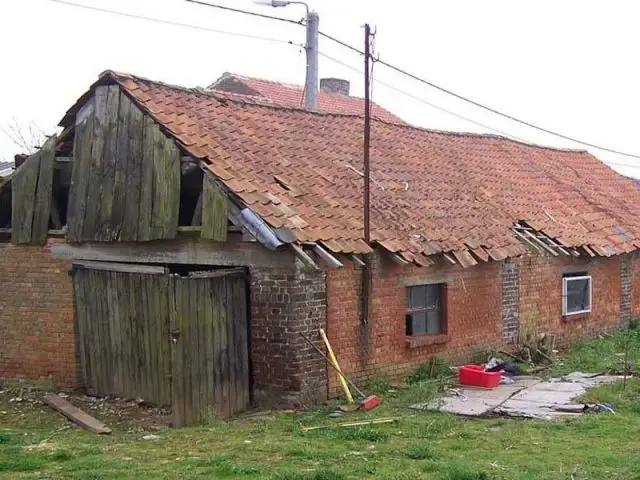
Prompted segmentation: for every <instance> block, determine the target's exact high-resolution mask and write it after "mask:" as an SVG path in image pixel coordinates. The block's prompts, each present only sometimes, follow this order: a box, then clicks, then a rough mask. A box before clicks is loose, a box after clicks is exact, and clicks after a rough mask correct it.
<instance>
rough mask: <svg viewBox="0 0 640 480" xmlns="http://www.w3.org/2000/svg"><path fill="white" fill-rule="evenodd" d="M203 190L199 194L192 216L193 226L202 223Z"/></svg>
mask: <svg viewBox="0 0 640 480" xmlns="http://www.w3.org/2000/svg"><path fill="white" fill-rule="evenodd" d="M202 197H203V195H202V190H200V193H199V194H198V200H197V201H196V208H195V209H194V210H193V216H192V217H191V225H192V226H194V227H195V226H200V225H202Z"/></svg>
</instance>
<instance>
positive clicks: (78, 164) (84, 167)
mask: <svg viewBox="0 0 640 480" xmlns="http://www.w3.org/2000/svg"><path fill="white" fill-rule="evenodd" d="M94 105H95V96H92V97H91V98H89V99H88V100H87V101H86V103H85V104H84V105H83V106H82V108H80V110H79V111H78V113H77V114H76V121H75V123H76V125H75V136H74V139H73V170H72V173H71V185H70V187H69V202H68V205H69V207H68V210H67V226H68V229H67V240H68V241H69V242H72V243H75V242H80V241H82V240H84V238H83V235H82V233H83V230H84V216H85V212H86V206H87V190H88V186H89V181H90V178H89V176H88V173H89V171H90V167H91V151H92V139H93V123H94Z"/></svg>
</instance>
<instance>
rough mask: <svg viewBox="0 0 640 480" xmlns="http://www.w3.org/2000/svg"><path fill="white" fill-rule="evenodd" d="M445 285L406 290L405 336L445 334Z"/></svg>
mask: <svg viewBox="0 0 640 480" xmlns="http://www.w3.org/2000/svg"><path fill="white" fill-rule="evenodd" d="M445 292H446V285H445V284H442V283H439V284H432V285H417V286H415V287H409V288H407V315H406V332H405V333H406V335H408V336H416V335H437V334H441V333H446V318H445V308H444V301H445V296H446V294H445Z"/></svg>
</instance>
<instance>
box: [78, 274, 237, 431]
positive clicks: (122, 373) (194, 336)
mask: <svg viewBox="0 0 640 480" xmlns="http://www.w3.org/2000/svg"><path fill="white" fill-rule="evenodd" d="M85 263H86V264H88V263H92V262H85ZM109 268H113V269H116V270H109ZM117 268H118V267H117V264H113V265H108V264H106V265H101V266H100V267H97V266H96V265H84V266H82V267H81V268H77V269H75V270H74V285H75V295H76V317H77V322H78V347H79V353H80V366H81V372H82V378H83V381H84V385H85V387H86V388H87V389H88V390H89V391H90V392H92V393H95V394H98V395H117V396H121V397H125V398H143V399H144V400H146V401H148V402H150V403H154V404H157V405H171V407H172V411H173V423H174V425H175V426H184V425H193V424H196V423H199V422H201V421H202V420H204V419H206V418H207V417H209V416H213V415H215V416H218V417H229V416H231V415H233V414H234V413H237V412H240V411H243V410H246V409H247V408H248V407H249V404H250V383H249V347H248V342H249V339H248V317H247V291H246V280H245V276H244V272H243V271H242V270H226V271H216V272H197V273H196V274H194V276H189V277H180V276H178V275H169V274H165V273H164V269H163V268H161V267H144V266H140V267H136V268H137V269H139V270H140V271H147V272H148V273H133V272H127V271H118V270H117ZM121 268H123V269H126V268H131V266H123V267H121Z"/></svg>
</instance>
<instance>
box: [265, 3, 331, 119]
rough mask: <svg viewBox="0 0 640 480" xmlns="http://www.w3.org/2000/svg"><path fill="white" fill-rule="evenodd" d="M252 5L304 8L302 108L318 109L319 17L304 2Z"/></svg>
mask: <svg viewBox="0 0 640 480" xmlns="http://www.w3.org/2000/svg"><path fill="white" fill-rule="evenodd" d="M254 3H258V4H261V5H269V6H271V7H286V6H288V5H304V8H306V10H307V16H306V17H305V19H306V23H307V41H306V43H305V47H304V49H305V52H306V54H307V70H306V77H305V82H304V108H306V109H307V110H315V109H316V108H317V107H318V26H319V24H320V16H319V15H318V13H317V12H314V11H313V10H309V5H307V4H306V3H305V2H301V1H297V0H254Z"/></svg>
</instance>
